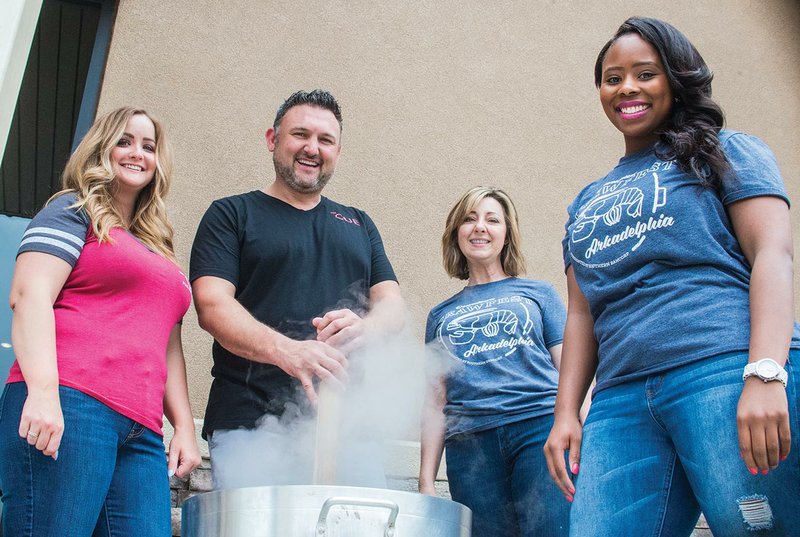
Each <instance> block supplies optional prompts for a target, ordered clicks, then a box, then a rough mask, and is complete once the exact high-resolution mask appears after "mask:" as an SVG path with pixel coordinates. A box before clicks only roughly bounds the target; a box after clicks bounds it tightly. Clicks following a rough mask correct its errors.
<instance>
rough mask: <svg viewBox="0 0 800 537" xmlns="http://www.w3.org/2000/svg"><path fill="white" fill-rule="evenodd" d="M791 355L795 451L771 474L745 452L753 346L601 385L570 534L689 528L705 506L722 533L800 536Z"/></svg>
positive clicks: (676, 535) (794, 420) (799, 439)
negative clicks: (740, 419)
mask: <svg viewBox="0 0 800 537" xmlns="http://www.w3.org/2000/svg"><path fill="white" fill-rule="evenodd" d="M790 360H791V362H792V363H791V364H787V366H786V369H787V371H788V372H789V385H788V387H787V393H786V395H787V397H788V400H789V415H790V425H791V429H792V450H791V453H790V454H789V457H788V458H787V459H786V460H785V461H783V462H781V463H780V465H779V466H778V468H777V469H776V470H770V471H769V473H768V474H766V475H762V474H758V475H751V474H750V472H749V471H748V469H747V467H746V466H745V464H744V462H743V461H742V459H741V457H740V455H739V442H738V435H737V429H736V407H737V404H738V402H739V396H740V395H741V393H742V369H743V368H744V366H745V364H746V363H747V354H746V353H732V354H727V355H723V356H717V357H714V358H709V359H706V360H702V361H700V362H694V363H691V364H688V365H685V366H683V367H679V368H676V369H673V370H670V371H667V372H665V373H663V374H660V375H651V376H649V377H647V378H646V379H641V380H637V381H630V382H626V383H624V384H620V385H617V386H612V387H610V388H607V389H605V390H602V391H601V392H599V393H598V394H597V395H596V396H595V397H594V400H593V401H592V407H591V410H590V411H589V416H588V417H587V419H586V423H585V425H584V427H583V444H582V446H581V448H582V449H581V466H580V475H579V476H578V479H577V482H576V492H575V503H574V504H573V506H572V513H571V516H572V518H571V520H570V531H571V532H572V533H571V534H572V535H574V536H575V537H618V536H620V535H647V536H652V537H681V536H687V537H688V536H689V535H690V534H691V533H692V530H693V527H694V525H695V523H696V521H697V518H698V516H699V514H700V510H701V509H702V511H703V514H704V515H705V517H706V520H707V521H708V523H709V526H710V527H711V531H712V532H713V533H714V535H717V536H720V537H737V536H738V537H757V536H789V535H800V402H798V385H797V383H798V382H800V375H798V374H797V368H798V367H797V366H798V364H800V352H797V351H792V352H791V354H790Z"/></svg>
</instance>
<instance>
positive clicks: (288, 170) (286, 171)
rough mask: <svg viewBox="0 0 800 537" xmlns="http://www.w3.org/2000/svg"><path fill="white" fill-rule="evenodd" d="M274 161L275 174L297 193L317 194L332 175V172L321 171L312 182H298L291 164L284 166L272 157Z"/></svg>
mask: <svg viewBox="0 0 800 537" xmlns="http://www.w3.org/2000/svg"><path fill="white" fill-rule="evenodd" d="M273 162H274V163H275V175H276V176H277V177H278V179H280V180H281V181H283V182H284V183H285V184H286V186H288V187H289V188H291V189H292V190H294V191H295V192H297V193H298V194H317V193H319V192H322V189H323V188H325V185H327V184H328V181H330V180H331V177H332V176H333V174H332V173H321V172H320V174H319V175H318V176H317V180H316V181H314V182H313V183H310V184H309V183H305V182H300V180H298V178H297V174H295V173H294V168H293V167H292V166H284V165H282V164H280V163H279V162H278V161H277V160H274V159H273Z"/></svg>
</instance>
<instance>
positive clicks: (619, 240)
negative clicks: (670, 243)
mask: <svg viewBox="0 0 800 537" xmlns="http://www.w3.org/2000/svg"><path fill="white" fill-rule="evenodd" d="M674 166H675V164H674V162H672V161H657V162H656V163H654V164H653V166H651V167H650V168H648V169H646V170H641V171H639V172H636V173H633V174H630V175H626V176H624V177H622V178H620V179H617V180H615V181H610V182H607V183H604V184H603V185H602V187H601V188H600V189H599V190H598V191H597V192H595V193H594V196H593V197H592V198H591V199H590V200H589V201H587V202H586V203H584V204H583V205H582V206H581V207H580V209H578V212H577V214H576V216H575V221H574V222H573V223H572V225H571V226H570V228H569V232H570V255H571V257H572V259H573V260H574V261H575V262H576V263H579V264H581V265H583V266H585V267H591V268H600V267H608V266H611V265H614V264H616V263H618V262H620V261H622V260H623V259H625V258H626V257H628V255H630V254H631V253H632V252H635V251H636V250H637V249H638V248H639V247H640V246H641V245H642V244H643V243H644V241H645V240H647V238H648V236H649V235H650V234H651V233H652V232H655V231H656V230H658V229H661V228H664V227H669V226H672V225H673V224H675V219H674V218H673V217H672V216H667V215H665V214H664V211H663V207H664V206H665V205H667V189H666V188H664V187H662V186H661V185H660V183H659V176H658V174H659V173H662V174H663V173H664V172H666V171H668V170H670V169H671V168H673V167H674Z"/></svg>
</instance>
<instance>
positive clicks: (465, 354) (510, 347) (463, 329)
mask: <svg viewBox="0 0 800 537" xmlns="http://www.w3.org/2000/svg"><path fill="white" fill-rule="evenodd" d="M536 308H538V306H537V305H536V303H535V302H534V301H533V300H531V299H529V298H526V297H521V296H510V297H503V298H500V299H495V298H493V299H490V300H481V301H480V302H474V303H472V304H461V305H458V306H455V307H454V308H453V309H452V310H450V311H448V312H447V313H446V314H445V315H444V318H443V320H442V322H441V324H440V325H439V332H438V334H437V336H438V339H439V341H440V342H441V344H442V345H443V346H444V348H446V349H447V350H448V352H449V353H450V354H451V355H452V356H454V357H455V358H457V359H458V360H460V361H462V362H464V363H465V364H469V365H483V364H487V363H490V362H495V361H497V360H502V359H503V358H505V357H506V356H508V355H509V354H511V353H513V352H514V351H515V350H516V349H517V347H519V346H520V345H534V341H533V340H532V339H531V337H530V335H529V334H530V332H531V329H532V328H533V324H534V323H533V320H532V319H531V311H532V310H535V309H536Z"/></svg>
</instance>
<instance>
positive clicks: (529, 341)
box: [425, 278, 566, 438]
mask: <svg viewBox="0 0 800 537" xmlns="http://www.w3.org/2000/svg"><path fill="white" fill-rule="evenodd" d="M565 319H566V311H565V309H564V304H563V303H562V302H561V298H560V297H559V296H558V294H557V293H556V291H555V289H553V287H552V286H551V285H550V284H548V283H545V282H541V281H536V280H527V279H519V278H507V279H505V280H500V281H497V282H491V283H486V284H480V285H472V286H468V287H465V288H464V289H463V290H462V291H461V292H459V293H457V294H456V295H454V296H452V297H451V298H449V299H447V300H445V301H444V302H442V303H441V304H439V305H438V306H436V307H435V308H433V309H432V310H431V312H430V313H429V314H428V323H427V328H426V331H425V342H426V343H428V344H429V347H428V348H429V349H430V350H431V353H430V354H431V355H432V357H433V359H434V360H437V364H439V365H441V366H442V367H444V368H445V371H446V386H447V403H446V404H445V407H444V413H445V419H446V431H445V438H450V437H451V436H453V435H455V434H459V433H465V432H478V431H483V430H487V429H492V428H494V427H499V426H501V425H506V424H509V423H514V422H516V421H520V420H524V419H528V418H532V417H536V416H541V415H545V414H551V413H552V412H553V407H554V405H555V398H556V390H557V388H558V370H556V368H555V366H554V365H553V361H552V358H551V357H550V353H549V352H548V350H547V349H549V348H550V347H553V346H554V345H558V344H559V343H561V341H562V338H563V336H564V322H565ZM438 359H441V363H439V362H438Z"/></svg>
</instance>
